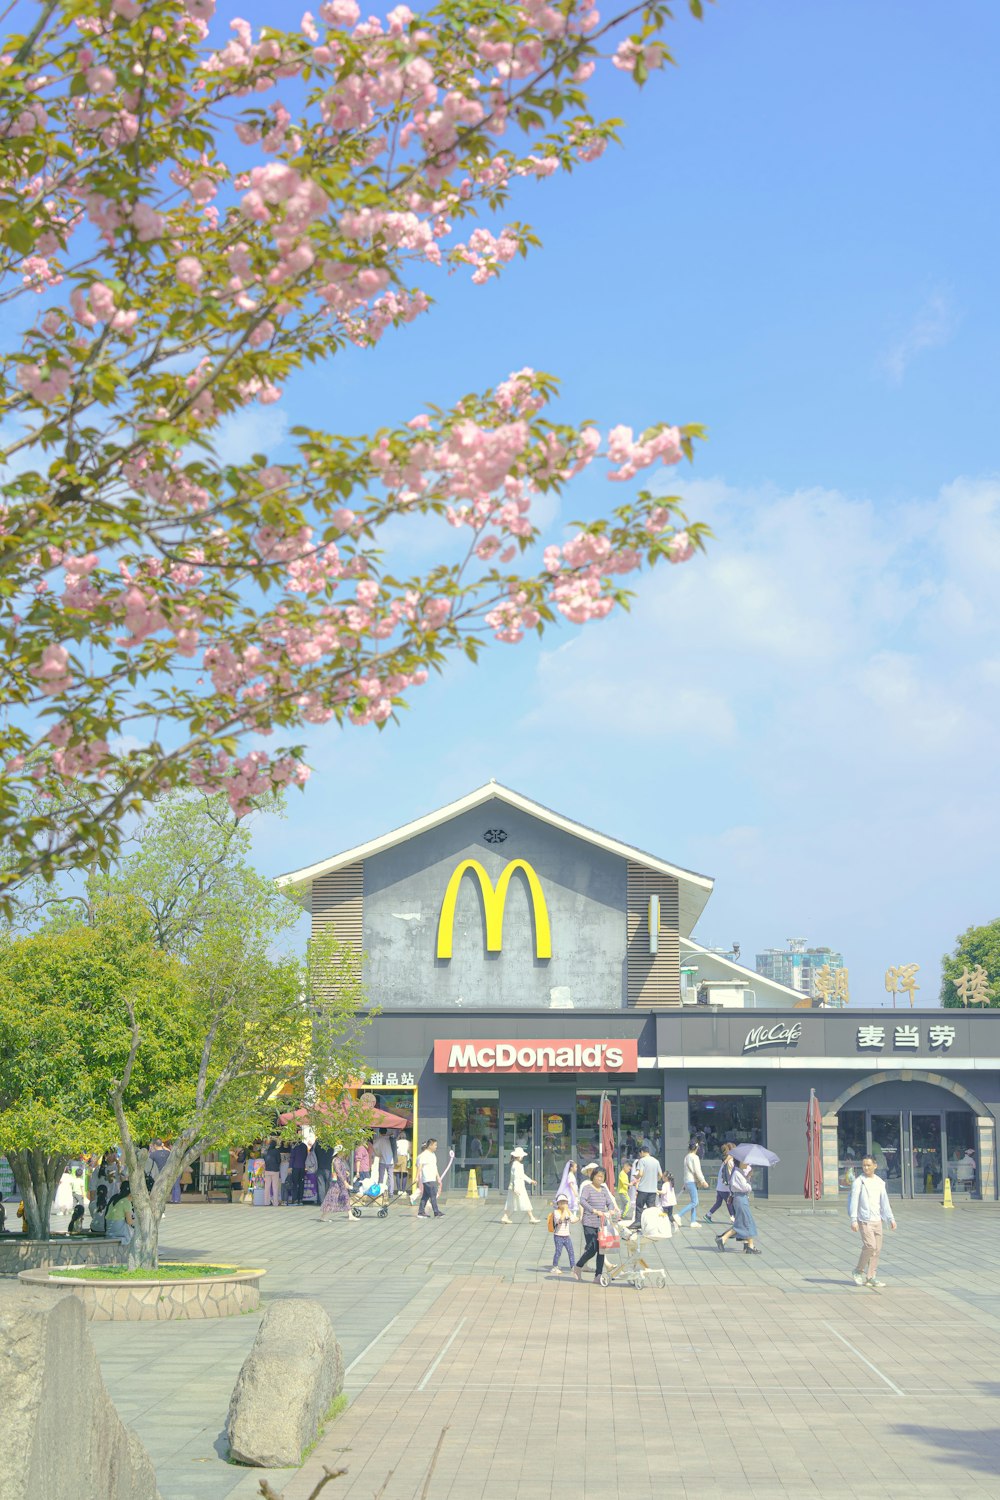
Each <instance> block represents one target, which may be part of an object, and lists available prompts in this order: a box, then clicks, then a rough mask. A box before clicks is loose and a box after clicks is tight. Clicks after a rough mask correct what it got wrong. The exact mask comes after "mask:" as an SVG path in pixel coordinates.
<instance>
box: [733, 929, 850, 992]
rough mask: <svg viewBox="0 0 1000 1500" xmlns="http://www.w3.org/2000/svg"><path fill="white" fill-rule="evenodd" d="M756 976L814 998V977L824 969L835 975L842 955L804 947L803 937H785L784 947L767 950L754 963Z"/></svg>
mask: <svg viewBox="0 0 1000 1500" xmlns="http://www.w3.org/2000/svg"><path fill="white" fill-rule="evenodd" d="M754 967H755V969H756V970H757V973H758V974H762V975H763V976H764V977H765V978H766V979H774V980H776V981H777V982H778V983H779V984H785V985H788V987H789V988H790V989H793V990H799V991H800V992H801V993H802V994H803V995H808V996H809V997H810V999H814V998H815V997H816V994H817V990H816V975H817V974H818V973H819V971H820V969H824V968H828V969H829V970H830V971H831V973H833V974H836V973H838V972H839V970H841V969H842V968H843V967H844V955H843V954H842V953H835V952H834V950H833V949H832V948H807V947H806V944H805V939H804V938H789V939H788V947H787V948H767V949H765V951H764V952H763V953H758V954H757V957H756V959H755V961H754Z"/></svg>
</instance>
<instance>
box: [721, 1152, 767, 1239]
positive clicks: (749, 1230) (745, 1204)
mask: <svg viewBox="0 0 1000 1500" xmlns="http://www.w3.org/2000/svg"><path fill="white" fill-rule="evenodd" d="M752 1171H753V1168H752V1167H747V1166H745V1165H744V1164H743V1162H741V1161H739V1162H735V1163H734V1165H733V1171H732V1175H731V1177H730V1179H729V1191H730V1192H731V1193H732V1195H733V1216H734V1217H733V1222H732V1224H730V1226H729V1228H728V1229H726V1230H725V1231H724V1232H723V1233H722V1234H717V1235H716V1236H715V1243H716V1244H717V1245H718V1247H719V1249H720V1250H725V1248H726V1241H727V1240H728V1239H730V1238H731V1236H732V1235H735V1236H736V1238H737V1239H738V1240H741V1241H742V1242H743V1253H744V1255H759V1254H760V1250H759V1249H758V1247H757V1225H756V1222H755V1221H754V1216H753V1214H752V1213H751V1212H750V1194H751V1193H752V1192H753V1184H752V1183H751V1181H750V1173H751V1172H752Z"/></svg>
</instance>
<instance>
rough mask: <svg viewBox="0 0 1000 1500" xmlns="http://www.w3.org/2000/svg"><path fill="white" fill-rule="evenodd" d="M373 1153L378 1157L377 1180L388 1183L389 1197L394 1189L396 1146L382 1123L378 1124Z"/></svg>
mask: <svg viewBox="0 0 1000 1500" xmlns="http://www.w3.org/2000/svg"><path fill="white" fill-rule="evenodd" d="M375 1154H376V1156H377V1157H378V1180H379V1182H386V1183H388V1187H389V1196H390V1198H391V1197H392V1196H393V1194H394V1193H395V1191H396V1148H395V1146H394V1145H393V1143H392V1137H391V1136H390V1134H389V1132H388V1131H387V1130H386V1128H385V1126H384V1125H382V1126H380V1128H379V1133H378V1135H377V1136H376V1137H375Z"/></svg>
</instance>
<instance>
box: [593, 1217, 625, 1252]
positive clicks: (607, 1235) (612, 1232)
mask: <svg viewBox="0 0 1000 1500" xmlns="http://www.w3.org/2000/svg"><path fill="white" fill-rule="evenodd" d="M620 1244H621V1240H620V1239H619V1238H618V1231H617V1230H616V1229H615V1227H614V1225H613V1224H609V1223H608V1221H607V1219H602V1220H601V1227H600V1229H599V1230H598V1231H597V1248H598V1250H617V1249H618V1246H619V1245H620Z"/></svg>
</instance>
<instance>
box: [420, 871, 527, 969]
mask: <svg viewBox="0 0 1000 1500" xmlns="http://www.w3.org/2000/svg"><path fill="white" fill-rule="evenodd" d="M515 870H520V871H521V872H522V873H523V875H524V878H525V880H526V881H527V882H528V891H529V893H530V895H531V908H532V914H533V916H534V919H535V957H536V958H551V957H552V932H551V929H550V927H549V909H548V907H547V906H546V904H545V895H544V892H543V891H542V886H541V882H540V880H539V879H538V876H537V875H536V874H535V872H534V870H533V869H532V868H531V866H530V865H529V864H528V862H527V860H525V859H512V860H510V861H509V862H508V863H507V864H506V865H505V866H504V868H503V870H502V872H501V874H500V879H499V880H498V881H497V883H496V888H494V886H493V882H492V880H491V879H490V877H489V876H488V875H487V873H486V871H485V870H484V869H483V867H482V865H481V864H480V863H479V861H478V859H463V860H462V862H461V864H460V865H456V867H455V869H454V870H453V871H452V875H451V879H450V880H449V881H448V885H447V888H446V889H445V893H444V900H443V902H442V903H441V916H440V918H439V920H438V935H437V956H438V958H451V952H452V942H453V940H454V936H455V906H456V904H457V902H458V888H459V886H460V885H461V883H462V876H463V875H465V874H466V873H468V874H470V875H474V876H475V877H476V879H477V880H478V881H479V889H480V891H481V892H482V897H483V910H484V911H485V913H486V951H487V953H499V952H500V950H501V948H502V946H503V913H504V907H505V906H506V904H507V889H508V887H509V885H510V878H511V876H512V875H513V874H514V872H515Z"/></svg>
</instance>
